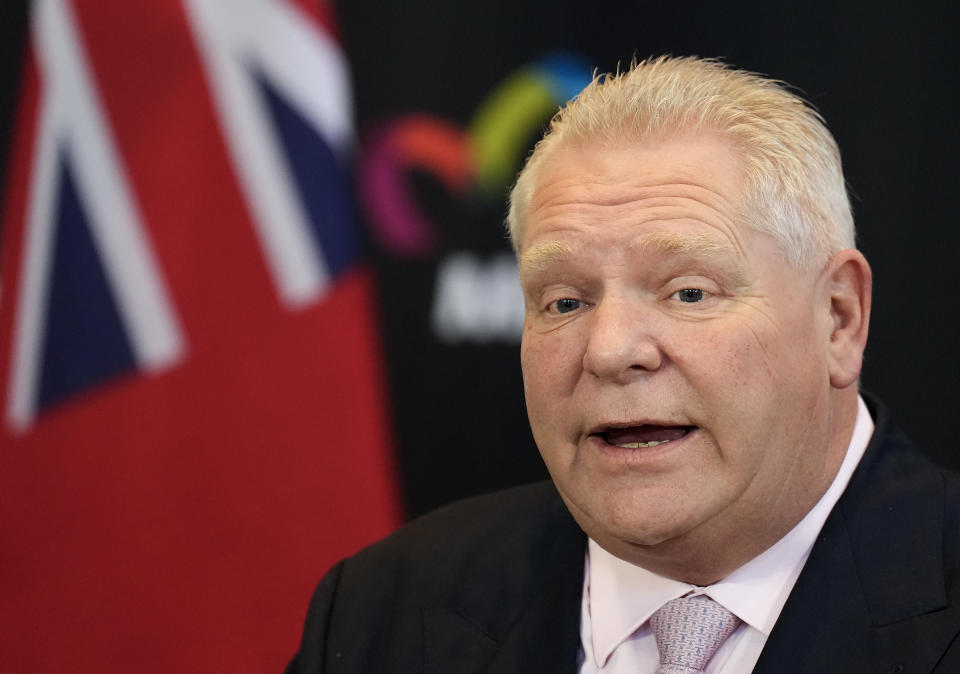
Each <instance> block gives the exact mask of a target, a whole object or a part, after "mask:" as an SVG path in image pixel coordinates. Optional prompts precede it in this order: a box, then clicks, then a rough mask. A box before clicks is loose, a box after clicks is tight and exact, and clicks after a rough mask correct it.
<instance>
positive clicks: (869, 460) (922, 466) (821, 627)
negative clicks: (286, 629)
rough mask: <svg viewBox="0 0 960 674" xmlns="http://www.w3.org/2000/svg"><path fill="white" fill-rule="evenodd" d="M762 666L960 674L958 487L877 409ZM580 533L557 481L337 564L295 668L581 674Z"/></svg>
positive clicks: (769, 669)
mask: <svg viewBox="0 0 960 674" xmlns="http://www.w3.org/2000/svg"><path fill="white" fill-rule="evenodd" d="M873 413H874V418H875V419H876V420H877V430H876V432H875V433H874V437H873V439H872V440H871V442H870V446H869V447H868V448H867V451H866V454H865V455H864V458H863V460H862V461H861V464H860V466H859V467H858V468H857V470H856V472H855V473H854V475H853V477H852V479H851V481H850V484H849V485H848V487H847V489H846V491H845V492H844V494H843V496H842V497H841V499H840V501H839V502H838V504H837V506H836V507H835V508H834V509H833V511H832V512H831V513H830V516H829V517H828V519H827V521H826V523H825V525H824V527H823V530H822V531H821V533H820V536H819V538H818V539H817V542H816V544H815V545H814V548H813V550H812V552H811V554H810V558H809V559H808V561H807V564H806V566H805V567H804V569H803V572H802V573H801V575H800V578H799V579H798V580H797V584H796V585H795V586H794V589H793V592H792V593H791V594H790V597H789V599H788V600H787V603H786V605H785V606H784V609H783V611H782V613H781V614H780V618H779V620H778V621H777V623H776V625H775V627H774V629H773V632H772V633H771V635H770V638H769V639H768V640H767V643H766V646H765V647H764V649H763V652H762V654H761V656H760V659H759V661H758V662H757V666H756V668H755V669H754V672H756V673H761V672H762V673H768V674H785V673H793V672H796V673H810V674H813V673H816V674H833V673H843V674H858V673H860V672H862V673H864V674H888V673H889V674H893V673H895V672H902V673H903V674H914V673H924V674H929V673H931V672H936V673H938V674H947V673H950V674H956V673H958V672H960V640H958V639H957V635H958V633H960V482H958V481H957V479H956V478H955V477H954V476H952V475H949V474H946V473H944V472H943V471H941V470H940V469H938V468H936V467H934V466H933V465H932V464H930V463H928V462H927V461H926V460H925V459H924V458H922V457H921V456H920V455H919V454H918V453H917V452H916V451H915V450H914V449H913V448H912V447H911V446H910V444H909V443H908V442H907V441H906V440H905V439H904V438H903V437H902V436H901V435H899V434H898V433H897V432H896V431H895V430H894V429H893V428H892V426H891V424H890V421H889V419H888V418H887V415H886V412H885V411H884V410H883V409H882V408H880V407H876V408H875V409H874V410H873ZM585 545H586V538H585V536H584V534H583V532H582V531H580V529H579V528H578V527H577V525H576V523H575V522H574V521H573V519H572V518H571V516H570V514H569V513H568V512H567V510H566V508H565V507H564V505H563V503H562V502H561V500H560V498H559V496H558V495H557V493H556V490H555V489H554V488H553V486H552V485H551V484H550V483H542V484H538V485H532V486H527V487H520V488H516V489H512V490H508V491H505V492H501V493H498V494H492V495H489V496H484V497H479V498H474V499H470V500H468V501H464V502H462V503H459V504H455V505H453V506H449V507H447V508H444V509H441V510H439V511H437V512H436V513H433V514H431V515H428V516H427V517H424V518H422V519H420V520H418V521H416V522H413V523H412V524H410V525H408V526H407V527H405V528H404V529H402V530H400V531H399V532H397V533H396V534H394V535H392V536H390V537H388V538H387V539H385V540H383V541H381V542H380V543H377V544H375V545H373V546H371V547H370V548H367V549H366V550H364V551H363V552H361V553H359V554H358V555H356V556H354V557H352V558H350V559H347V560H345V561H343V562H341V563H340V564H338V565H337V566H336V567H334V568H333V569H332V570H331V571H330V572H329V573H328V574H327V576H326V577H325V578H324V579H323V581H322V582H321V583H320V585H319V587H318V588H317V591H316V593H315V594H314V597H313V600H312V601H311V604H310V608H309V612H308V615H307V621H306V626H305V629H304V635H303V642H302V644H301V648H300V651H299V653H298V654H297V656H296V657H295V658H294V660H293V661H292V662H291V663H290V666H289V668H288V670H287V671H288V673H289V674H301V673H302V674H306V673H310V674H316V673H319V672H324V673H325V674H333V673H337V674H339V673H341V672H342V673H350V674H374V673H377V672H396V673H398V674H414V673H420V672H423V673H425V674H461V673H462V674H467V673H471V674H478V673H481V672H483V673H485V674H494V673H503V674H506V673H514V674H516V673H528V672H545V673H546V672H549V673H550V674H559V673H568V674H575V672H576V670H577V655H578V651H579V625H580V597H581V591H582V584H583V561H584V550H585Z"/></svg>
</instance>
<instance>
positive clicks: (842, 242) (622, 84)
mask: <svg viewBox="0 0 960 674" xmlns="http://www.w3.org/2000/svg"><path fill="white" fill-rule="evenodd" d="M701 130H703V131H710V132H715V133H719V134H720V135H721V137H724V138H726V139H727V140H729V141H730V142H731V143H732V144H733V146H734V147H735V148H736V149H737V150H738V151H739V153H740V155H741V157H742V159H743V161H744V167H745V170H744V172H745V176H744V178H745V194H744V197H745V200H744V203H743V217H745V218H746V221H747V224H748V225H749V226H751V227H753V228H755V229H757V230H759V231H761V232H766V233H768V234H771V235H772V236H774V237H775V238H776V239H777V240H778V241H779V242H780V243H781V245H782V247H783V252H784V255H785V257H786V259H787V261H788V262H789V263H790V264H792V265H793V266H794V267H796V268H800V269H803V268H810V267H812V266H813V265H817V264H823V263H824V262H825V261H826V259H827V258H828V257H829V256H830V255H832V254H833V253H835V252H837V251H839V250H842V249H844V248H851V247H853V246H854V245H855V232H854V226H853V215H852V213H851V209H850V201H849V199H848V198H847V191H846V187H845V184H844V179H843V169H842V166H841V162H840V151H839V149H838V148H837V144H836V141H835V140H834V139H833V136H831V135H830V132H829V131H828V130H827V128H826V125H825V124H824V121H823V118H822V117H820V115H819V114H818V113H817V112H816V111H815V110H814V109H813V108H812V107H811V106H810V105H809V104H807V103H806V101H804V100H803V99H802V98H800V96H798V95H796V94H794V93H793V92H791V91H789V90H788V89H787V86H786V85H785V84H784V83H782V82H779V81H775V80H771V79H768V78H766V77H762V76H760V75H757V74H755V73H751V72H747V71H744V70H737V69H734V68H731V67H729V66H727V65H725V64H724V63H721V62H719V61H717V60H714V59H700V58H696V57H678V58H675V57H670V56H661V57H659V58H650V59H646V60H644V61H641V62H640V63H634V64H631V67H630V69H629V70H627V71H626V72H623V73H619V72H618V73H616V74H613V75H604V76H599V77H596V78H595V79H594V80H593V82H591V83H590V84H589V85H587V87H586V88H585V89H584V90H583V91H582V92H580V94H579V95H578V96H577V97H576V98H574V99H573V100H571V101H570V102H568V103H567V104H566V105H565V106H564V107H563V108H561V109H560V111H559V112H558V113H557V114H556V115H555V116H554V118H553V120H552V121H551V122H550V128H549V129H548V131H547V133H546V135H545V136H544V138H543V139H542V140H541V141H540V142H539V143H537V146H536V147H535V148H534V151H533V153H532V154H531V155H530V158H529V159H528V160H527V163H526V165H525V166H524V168H523V170H522V171H521V172H520V175H519V177H518V178H517V182H516V184H515V185H514V187H513V190H512V191H511V193H510V210H509V213H508V216H507V225H508V228H509V232H510V237H511V240H512V242H513V246H514V249H515V250H519V249H520V246H521V244H522V241H523V225H524V219H525V218H526V216H527V212H528V209H529V205H530V200H531V198H532V196H533V193H534V191H535V190H536V188H537V180H538V178H539V175H540V173H541V172H542V171H543V168H544V166H545V165H546V164H547V162H548V161H549V158H550V156H551V155H552V154H553V153H555V152H556V151H557V149H558V148H559V147H561V146H564V145H565V144H570V145H580V146H582V145H585V144H587V145H599V146H601V147H602V146H603V145H605V144H607V145H612V144H617V143H624V142H628V141H643V140H644V139H647V138H657V139H660V138H664V137H667V136H670V135H679V134H683V133H686V132H696V131H701Z"/></svg>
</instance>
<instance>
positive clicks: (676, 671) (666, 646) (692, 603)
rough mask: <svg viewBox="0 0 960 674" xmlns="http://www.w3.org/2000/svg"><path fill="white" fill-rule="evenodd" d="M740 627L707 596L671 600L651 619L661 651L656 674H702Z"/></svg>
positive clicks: (738, 620) (728, 612)
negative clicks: (715, 654)
mask: <svg viewBox="0 0 960 674" xmlns="http://www.w3.org/2000/svg"><path fill="white" fill-rule="evenodd" d="M739 624H740V618H738V617H737V616H735V615H733V614H732V613H730V611H728V610H727V609H725V608H723V607H722V606H721V605H720V604H718V603H717V602H715V601H714V600H712V599H711V598H710V597H707V596H705V595H697V596H696V597H680V598H679V599H674V600H673V601H668V602H667V603H666V604H664V605H663V606H661V607H660V610H659V611H657V612H656V613H654V614H653V616H651V618H650V627H651V628H652V629H653V634H654V636H655V637H656V639H657V650H659V651H660V666H659V667H658V668H657V671H656V674H700V673H701V672H703V670H704V668H705V667H706V666H707V663H708V662H710V658H712V657H713V654H714V653H716V652H717V649H718V648H720V644H722V643H723V642H724V641H726V639H727V637H729V636H730V635H731V634H733V631H734V630H735V629H737V625H739Z"/></svg>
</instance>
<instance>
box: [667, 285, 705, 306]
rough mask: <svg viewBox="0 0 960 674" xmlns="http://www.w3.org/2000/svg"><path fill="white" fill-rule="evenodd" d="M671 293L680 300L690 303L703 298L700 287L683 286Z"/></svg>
mask: <svg viewBox="0 0 960 674" xmlns="http://www.w3.org/2000/svg"><path fill="white" fill-rule="evenodd" d="M673 295H674V297H676V298H677V299H678V300H680V301H681V302H688V303H692V302H700V301H701V300H703V296H704V292H703V290H701V289H700V288H684V289H683V290H678V291H677V292H675V293H674V294H673Z"/></svg>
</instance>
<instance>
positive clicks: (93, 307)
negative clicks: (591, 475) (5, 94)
mask: <svg viewBox="0 0 960 674" xmlns="http://www.w3.org/2000/svg"><path fill="white" fill-rule="evenodd" d="M29 43H30V48H29V54H28V55H27V58H26V64H25V67H24V71H23V73H24V74H23V78H22V83H23V86H22V98H21V100H20V108H19V113H18V116H17V120H16V122H15V128H14V133H13V139H14V141H13V146H12V148H11V152H10V164H9V165H8V167H7V177H8V181H7V184H6V186H5V191H4V210H3V214H2V218H3V220H2V240H0V255H2V257H0V284H2V285H0V635H2V637H0V641H2V644H3V645H2V647H0V671H3V672H115V671H131V672H164V673H169V672H257V673H260V672H268V671H280V670H282V669H283V667H284V665H285V664H286V662H287V660H288V659H289V657H290V656H291V655H292V654H293V652H294V651H295V650H296V647H297V644H298V641H299V633H300V630H301V626H302V621H303V617H304V614H305V610H306V604H307V601H308V600H309V596H310V592H311V590H312V588H313V586H314V585H315V584H316V582H317V580H318V578H319V576H320V575H321V574H322V573H323V572H324V571H325V570H326V569H327V568H328V567H329V566H330V565H331V564H332V563H333V562H334V561H335V560H336V559H337V558H339V557H341V556H343V555H345V554H349V553H351V552H353V551H355V550H356V549H358V548H359V547H360V546H362V545H363V544H365V543H367V542H369V541H371V540H373V539H375V538H377V537H379V536H381V535H383V534H385V533H387V532H388V531H389V530H391V529H392V528H393V527H394V526H395V525H396V524H397V523H398V522H399V519H400V508H399V505H398V503H399V499H398V489H397V486H396V484H395V474H394V469H393V458H392V451H391V439H390V436H389V432H388V413H387V406H386V399H385V385H384V383H383V367H382V356H381V354H380V351H379V344H378V338H377V331H376V328H377V325H376V320H375V309H374V303H373V298H372V295H373V286H372V283H371V276H370V273H369V271H368V270H367V269H366V268H365V267H364V266H363V265H362V264H361V263H360V261H359V252H360V238H359V237H358V234H357V231H356V230H355V222H354V219H353V216H354V212H353V204H352V194H353V189H352V186H351V179H350V175H351V168H350V154H351V149H352V143H353V131H352V111H351V101H350V88H349V78H348V73H347V69H346V64H345V61H344V56H343V53H342V51H341V48H340V46H339V45H338V43H337V40H336V38H335V32H334V29H333V26H332V21H331V15H330V10H329V9H328V8H327V7H325V6H324V5H322V4H313V3H311V2H307V1H306V0H304V1H303V2H297V1H295V0H288V1H282V0H137V1H136V2H130V1H129V0H38V1H37V2H35V3H34V4H33V5H32V7H31V21H30V39H29Z"/></svg>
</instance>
